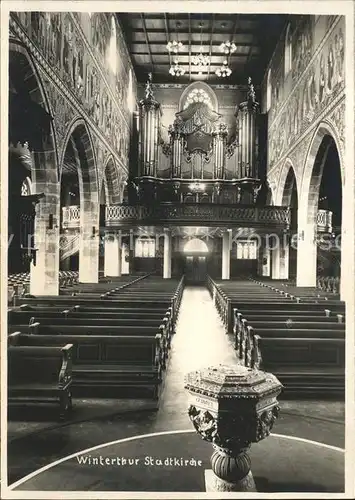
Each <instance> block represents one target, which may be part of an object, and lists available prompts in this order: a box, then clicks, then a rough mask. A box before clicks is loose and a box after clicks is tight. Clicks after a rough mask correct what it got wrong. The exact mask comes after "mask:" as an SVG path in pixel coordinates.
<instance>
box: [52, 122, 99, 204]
mask: <svg viewBox="0 0 355 500" xmlns="http://www.w3.org/2000/svg"><path fill="white" fill-rule="evenodd" d="M69 141H72V143H73V145H74V147H75V151H76V157H77V160H78V175H79V183H80V198H81V200H83V201H84V200H85V199H87V198H88V196H89V197H92V199H93V200H95V198H97V200H98V192H99V182H98V173H97V167H96V158H95V154H94V147H93V144H92V139H91V136H90V133H89V130H88V128H87V125H86V123H85V121H84V120H83V119H82V118H78V117H76V118H75V119H74V120H73V121H72V123H71V124H70V126H69V128H68V132H67V135H66V137H65V139H64V147H63V149H62V155H61V158H60V175H61V176H62V174H63V165H64V157H65V152H66V149H67V145H68V143H69Z"/></svg>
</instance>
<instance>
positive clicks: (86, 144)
mask: <svg viewBox="0 0 355 500" xmlns="http://www.w3.org/2000/svg"><path fill="white" fill-rule="evenodd" d="M69 141H71V142H72V144H73V145H74V149H75V156H76V158H77V169H78V178H79V195H80V243H79V281H81V282H83V283H88V282H89V283H90V282H92V283H96V282H97V280H98V269H99V224H100V217H99V216H100V205H99V201H100V200H99V182H98V172H97V166H96V158H95V154H94V147H93V143H92V139H91V136H90V132H89V130H88V127H87V125H86V123H85V121H84V120H83V119H82V118H77V119H75V120H74V121H73V122H72V123H71V126H70V127H69V129H68V132H67V136H66V140H65V142H64V148H63V152H62V158H61V171H62V170H63V166H64V157H65V151H66V149H67V145H68V144H69Z"/></svg>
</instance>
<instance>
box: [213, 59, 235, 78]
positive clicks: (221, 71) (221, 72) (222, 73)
mask: <svg viewBox="0 0 355 500" xmlns="http://www.w3.org/2000/svg"><path fill="white" fill-rule="evenodd" d="M215 73H216V75H217V76H219V77H220V78H226V77H227V76H230V75H231V74H232V70H231V69H230V67H229V66H228V62H227V59H225V60H224V61H223V64H222V66H220V67H219V68H217V69H216V71H215Z"/></svg>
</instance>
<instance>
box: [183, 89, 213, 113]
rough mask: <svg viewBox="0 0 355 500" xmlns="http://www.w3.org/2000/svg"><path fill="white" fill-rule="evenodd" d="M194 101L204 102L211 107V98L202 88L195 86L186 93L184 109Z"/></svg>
mask: <svg viewBox="0 0 355 500" xmlns="http://www.w3.org/2000/svg"><path fill="white" fill-rule="evenodd" d="M196 102H204V103H205V104H207V106H209V107H210V108H211V109H213V106H212V101H211V98H210V96H209V95H208V94H207V92H206V91H205V89H203V88H200V87H195V88H193V89H192V90H191V91H190V92H189V93H188V94H187V96H186V100H185V103H184V109H186V108H187V107H188V106H190V104H194V103H196Z"/></svg>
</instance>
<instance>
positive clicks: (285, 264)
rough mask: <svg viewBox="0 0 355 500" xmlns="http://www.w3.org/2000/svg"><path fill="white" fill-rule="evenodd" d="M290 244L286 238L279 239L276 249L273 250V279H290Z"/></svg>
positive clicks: (280, 237)
mask: <svg viewBox="0 0 355 500" xmlns="http://www.w3.org/2000/svg"><path fill="white" fill-rule="evenodd" d="M288 269H289V244H288V241H287V239H286V236H284V235H280V236H279V237H278V238H277V242H276V245H275V248H273V249H272V250H271V277H272V279H275V280H279V279H282V280H283V279H285V280H287V279H288Z"/></svg>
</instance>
